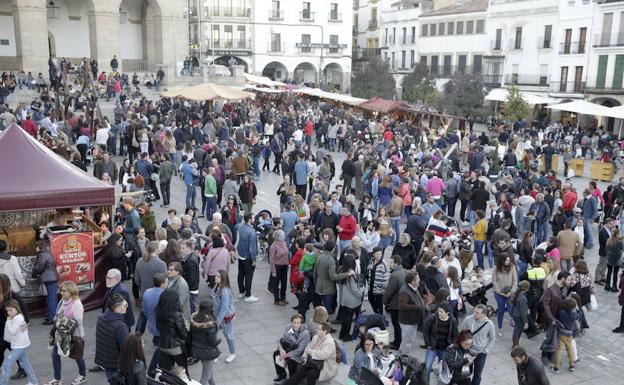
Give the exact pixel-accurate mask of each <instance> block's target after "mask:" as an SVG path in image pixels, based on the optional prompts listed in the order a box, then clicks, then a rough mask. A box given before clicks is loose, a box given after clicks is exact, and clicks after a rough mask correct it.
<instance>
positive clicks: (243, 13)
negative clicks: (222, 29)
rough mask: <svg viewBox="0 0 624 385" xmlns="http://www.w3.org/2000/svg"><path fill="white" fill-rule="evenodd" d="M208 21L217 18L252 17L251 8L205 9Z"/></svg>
mask: <svg viewBox="0 0 624 385" xmlns="http://www.w3.org/2000/svg"><path fill="white" fill-rule="evenodd" d="M205 14H206V18H207V19H212V18H216V17H250V16H251V8H244V7H205Z"/></svg>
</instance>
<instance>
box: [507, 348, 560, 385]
mask: <svg viewBox="0 0 624 385" xmlns="http://www.w3.org/2000/svg"><path fill="white" fill-rule="evenodd" d="M511 358H512V359H513V361H514V363H515V364H516V370H517V371H518V385H550V381H548V377H546V372H545V371H544V365H542V363H541V361H540V360H539V359H537V358H535V357H533V356H530V355H528V354H527V352H526V350H524V348H523V347H521V346H516V347H515V348H513V349H512V350H511Z"/></svg>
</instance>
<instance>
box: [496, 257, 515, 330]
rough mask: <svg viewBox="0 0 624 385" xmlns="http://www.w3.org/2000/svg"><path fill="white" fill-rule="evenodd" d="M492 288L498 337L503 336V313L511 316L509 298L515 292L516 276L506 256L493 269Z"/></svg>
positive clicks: (509, 258)
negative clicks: (495, 306)
mask: <svg viewBox="0 0 624 385" xmlns="http://www.w3.org/2000/svg"><path fill="white" fill-rule="evenodd" d="M492 285H493V286H494V298H495V299H496V305H497V307H498V308H497V310H496V316H497V320H498V336H499V337H500V336H502V335H503V320H504V318H505V312H509V315H511V297H512V295H513V293H515V292H516V290H517V285H518V275H517V273H516V267H515V266H514V265H513V263H511V257H510V256H509V255H507V256H506V257H505V260H504V261H499V262H498V264H497V265H496V266H495V267H494V273H493V274H492Z"/></svg>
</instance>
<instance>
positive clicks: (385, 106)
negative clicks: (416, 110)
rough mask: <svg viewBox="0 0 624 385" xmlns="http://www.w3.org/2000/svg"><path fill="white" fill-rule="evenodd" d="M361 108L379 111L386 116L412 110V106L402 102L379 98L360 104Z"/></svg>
mask: <svg viewBox="0 0 624 385" xmlns="http://www.w3.org/2000/svg"><path fill="white" fill-rule="evenodd" d="M359 107H360V108H363V109H365V110H371V111H377V112H381V113H384V114H387V113H390V112H393V111H396V110H400V109H410V106H409V105H408V104H407V103H405V102H402V101H400V100H387V99H382V98H378V97H375V98H372V99H369V100H367V101H365V102H364V103H362V104H360V105H359Z"/></svg>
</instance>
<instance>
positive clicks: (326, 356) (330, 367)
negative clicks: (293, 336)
mask: <svg viewBox="0 0 624 385" xmlns="http://www.w3.org/2000/svg"><path fill="white" fill-rule="evenodd" d="M308 348H309V350H308V354H307V358H308V359H309V358H311V359H313V360H321V361H323V368H322V369H321V373H320V374H319V378H318V380H319V381H321V382H324V381H329V380H331V379H332V378H334V377H336V374H337V373H338V364H337V363H336V345H335V343H334V338H333V337H332V336H330V335H329V334H328V335H326V336H325V337H323V338H322V339H321V338H320V337H319V335H318V334H317V335H315V336H314V337H313V338H312V341H310V343H309V344H308Z"/></svg>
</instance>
